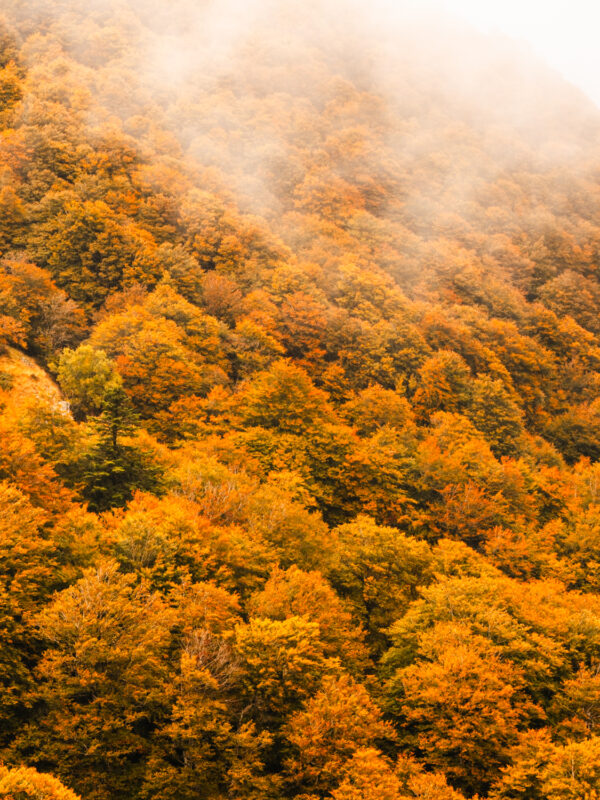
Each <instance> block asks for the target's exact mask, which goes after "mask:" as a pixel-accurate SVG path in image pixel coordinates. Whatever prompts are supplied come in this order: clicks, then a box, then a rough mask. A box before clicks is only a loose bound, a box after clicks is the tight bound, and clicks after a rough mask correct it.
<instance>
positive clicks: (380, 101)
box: [8, 0, 600, 214]
mask: <svg viewBox="0 0 600 800" xmlns="http://www.w3.org/2000/svg"><path fill="white" fill-rule="evenodd" d="M8 8H11V2H9V3H8ZM12 10H14V13H15V16H16V17H17V18H20V19H21V20H22V21H23V30H24V32H25V34H26V33H27V31H28V30H29V31H34V30H35V34H34V36H33V37H32V39H31V41H30V42H29V43H28V44H27V46H26V49H25V50H26V53H29V54H30V56H29V57H30V59H31V65H32V67H33V68H34V72H33V73H32V74H33V75H35V61H36V58H38V57H39V54H40V53H41V52H44V50H46V49H47V48H51V49H54V50H55V54H56V58H57V59H58V61H57V69H60V68H61V67H60V66H59V65H58V62H59V61H60V56H59V53H60V50H61V49H64V52H66V53H69V54H72V55H73V56H74V57H75V59H76V62H77V64H78V74H77V75H74V76H73V86H75V85H76V84H77V83H78V82H81V84H82V85H83V86H85V87H86V90H87V91H88V92H89V97H88V99H87V100H86V103H88V106H89V108H88V113H89V117H88V119H87V120H84V121H85V123H86V124H89V125H90V126H91V127H93V125H94V113H101V114H103V115H106V114H107V113H108V114H113V115H114V116H115V117H116V118H118V120H119V125H122V126H123V127H124V130H125V131H126V132H127V133H129V134H130V135H131V136H132V139H133V140H136V142H138V143H141V142H143V138H144V135H145V132H144V131H140V130H139V129H138V128H136V119H137V120H138V121H139V117H140V116H144V115H145V114H147V112H148V110H149V109H151V114H152V116H153V118H155V119H157V120H160V125H161V127H162V128H163V129H165V130H168V131H169V132H170V133H171V134H172V135H173V137H175V138H176V139H177V142H178V144H179V146H180V147H181V148H182V152H183V153H185V155H186V156H189V157H191V158H193V159H195V160H196V161H197V162H198V163H199V164H201V165H203V166H214V167H216V168H218V169H219V170H220V171H221V172H222V173H226V174H227V175H228V181H230V188H231V189H232V190H233V191H234V193H235V194H236V195H238V198H239V201H240V203H241V204H242V206H243V207H245V208H246V210H249V211H250V210H251V211H256V212H257V213H260V214H269V212H271V213H277V214H279V213H280V212H281V210H282V208H281V202H282V198H281V189H277V188H276V187H275V186H274V183H275V179H274V177H273V174H274V173H280V172H281V165H282V164H285V165H286V167H284V169H287V170H288V171H290V170H291V166H290V165H291V164H294V163H295V160H296V153H297V147H296V143H297V142H300V144H301V146H302V147H308V148H310V149H311V151H312V152H313V153H314V155H315V160H318V159H319V158H324V159H326V160H328V161H329V162H330V163H331V159H333V160H334V161H335V160H336V159H338V166H337V169H338V172H339V174H340V175H345V174H346V173H347V171H348V170H351V171H352V170H353V169H358V168H363V169H364V171H365V172H372V171H373V170H375V171H376V170H377V169H379V168H380V167H381V164H382V162H384V161H385V162H386V170H387V171H388V173H391V174H393V173H394V171H397V170H402V169H405V168H406V165H410V163H411V160H413V161H414V160H415V159H417V158H420V157H421V156H422V155H423V153H424V152H427V151H429V152H431V153H439V154H440V155H441V154H444V158H445V159H446V163H445V164H442V163H440V165H439V171H440V173H441V174H444V183H445V186H446V187H447V188H448V189H449V190H451V191H453V192H455V193H456V194H457V196H458V198H460V197H463V199H465V200H467V197H465V193H466V192H467V193H468V192H470V191H471V183H472V181H473V180H475V181H477V180H479V176H475V175H472V174H471V171H472V170H473V169H474V168H475V165H474V164H470V163H469V161H470V159H471V158H472V148H473V147H475V148H476V149H477V150H479V151H480V153H479V154H478V157H477V160H478V161H480V160H481V155H483V158H484V160H485V161H486V162H488V163H486V164H478V165H477V166H478V168H480V169H481V171H482V173H483V175H482V176H481V177H483V179H484V180H486V179H491V180H495V178H496V176H497V175H498V173H499V171H501V170H502V169H505V168H506V169H509V170H511V169H513V168H522V169H527V168H529V167H530V166H533V167H534V168H535V169H538V168H541V169H544V170H552V168H553V167H554V166H557V165H561V164H565V163H567V162H569V163H570V165H571V168H573V167H575V168H576V169H579V168H581V167H582V166H583V164H584V162H587V161H589V160H590V159H591V160H593V158H594V157H595V153H596V151H597V146H598V141H599V131H600V124H599V123H600V117H599V114H598V111H597V109H596V108H595V107H594V105H593V104H592V103H591V101H589V100H587V98H585V96H584V95H583V94H582V93H581V92H580V91H579V90H577V89H576V88H574V87H572V86H570V85H568V84H567V83H566V82H565V81H564V80H563V79H562V78H561V77H560V76H558V75H557V74H555V73H553V72H552V71H551V70H549V69H548V68H546V67H545V66H544V65H543V64H542V63H540V62H539V61H538V60H536V59H535V58H534V57H533V56H532V55H531V54H530V53H528V52H527V51H526V50H525V48H524V47H523V46H522V45H518V44H515V43H513V42H511V41H509V40H508V39H503V38H501V37H494V36H486V35H483V34H479V33H476V32H474V31H472V30H470V29H469V28H468V26H467V25H466V24H463V23H461V22H459V21H457V20H455V19H453V18H451V17H449V16H447V15H444V14H442V13H441V12H439V13H436V12H435V11H434V10H432V9H429V11H426V10H424V9H420V8H419V4H418V3H417V4H415V3H401V2H400V3H390V2H386V1H385V0H378V2H376V3H369V4H365V3H361V2H358V1H356V0H345V2H338V1H337V0H311V2H306V3H302V4H297V3H293V2H283V1H282V0H251V1H250V2H237V1H236V0H234V1H233V2H232V1H231V0H222V1H221V2H180V1H179V0H176V2H171V3H166V2H139V1H138V0H133V2H128V3H119V2H109V0H102V2H97V1H94V2H91V3H83V2H82V3H78V2H76V0H72V1H71V2H67V3H61V4H46V3H43V2H40V3H31V2H18V3H12ZM41 31H43V32H44V33H43V34H42V33H41ZM46 68H47V67H46ZM63 68H64V67H63ZM69 68H70V69H72V68H73V65H71V66H70V67H69ZM40 82H43V76H42V75H41V76H40ZM40 90H41V89H40ZM344 93H346V94H354V97H353V99H352V102H353V103H354V108H353V109H352V111H350V109H348V110H347V111H346V116H347V117H348V115H349V114H350V113H352V114H353V115H354V118H353V122H354V126H355V128H356V130H355V132H354V135H355V136H356V137H357V140H360V138H361V136H362V137H363V138H364V139H365V140H368V139H370V140H371V141H370V142H368V143H367V142H366V141H364V142H363V147H364V151H363V154H362V155H363V159H364V160H363V162H362V167H359V166H358V165H353V166H351V165H349V164H348V163H345V164H343V163H341V159H339V158H338V156H337V155H336V154H335V153H333V152H332V150H331V148H329V149H328V148H327V146H326V145H325V141H324V140H325V138H326V137H327V136H328V135H329V130H328V129H327V126H326V125H323V124H321V125H319V118H320V116H321V115H322V114H323V113H324V112H327V110H328V109H331V108H332V107H333V106H334V105H335V104H336V103H338V104H339V105H340V107H341V106H342V104H343V97H344ZM96 103H97V104H99V105H100V106H101V107H102V111H101V112H97V110H95V109H94V106H95V104H96ZM268 108H271V109H272V110H273V113H274V114H277V115H278V125H277V126H273V124H272V123H271V120H270V119H269V114H268V112H267V109H268ZM340 113H341V112H340ZM340 122H341V123H342V126H343V124H344V122H345V121H343V120H340ZM320 127H321V130H319V128H320ZM323 129H325V130H326V132H325V133H324V132H323ZM324 145H325V146H324ZM360 146H361V145H360V143H358V144H357V147H360ZM469 148H471V152H469ZM375 162H377V163H375ZM299 168H300V169H303V167H301V166H300V167H299ZM423 188H424V189H425V190H426V191H428V189H427V187H425V186H424V187H423ZM289 189H290V187H289V186H286V187H285V189H284V191H288V190H289ZM396 190H397V192H398V193H402V191H403V190H402V189H401V188H400V187H396ZM406 191H407V187H405V188H404V192H405V194H406ZM433 191H434V193H435V194H436V195H438V194H439V186H436V187H435V188H434V189H433ZM450 205H451V204H450ZM448 210H449V211H450V207H449V208H448Z"/></svg>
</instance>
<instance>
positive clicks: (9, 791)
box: [0, 766, 80, 800]
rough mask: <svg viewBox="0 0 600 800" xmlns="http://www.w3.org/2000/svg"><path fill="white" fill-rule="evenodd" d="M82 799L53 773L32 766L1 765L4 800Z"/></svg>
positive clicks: (0, 781) (0, 775) (1, 791)
mask: <svg viewBox="0 0 600 800" xmlns="http://www.w3.org/2000/svg"><path fill="white" fill-rule="evenodd" d="M17 797H18V798H19V799H20V800H80V799H79V796H78V795H76V794H75V792H72V791H71V790H70V789H67V787H66V786H63V784H62V783H61V782H60V781H59V780H58V779H57V778H55V777H53V776H52V775H47V774H45V773H43V772H38V771H37V770H35V769H33V768H32V767H15V768H13V769H9V768H8V767H4V766H0V798H2V800H15V798H17Z"/></svg>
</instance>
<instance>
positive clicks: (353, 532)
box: [330, 517, 431, 654]
mask: <svg viewBox="0 0 600 800" xmlns="http://www.w3.org/2000/svg"><path fill="white" fill-rule="evenodd" d="M336 535H337V548H336V555H337V558H336V562H335V565H334V567H333V568H332V570H331V573H330V580H331V582H332V584H333V586H334V587H335V588H336V589H337V591H338V592H339V593H340V595H341V596H342V597H343V598H344V599H346V600H347V602H348V604H349V606H350V608H351V609H352V611H353V612H354V615H355V618H356V619H357V620H359V621H360V622H361V623H362V624H363V625H364V627H365V629H366V630H367V633H368V640H369V643H370V645H371V647H372V648H373V650H374V652H375V653H376V654H379V653H381V651H382V650H383V648H384V646H385V644H386V642H387V638H386V635H385V630H386V629H387V628H388V627H389V626H390V625H391V624H392V622H393V621H394V620H395V619H397V618H398V617H400V616H401V615H402V614H403V612H404V611H405V610H406V608H407V606H408V604H409V603H410V602H411V600H412V599H414V598H415V597H416V590H417V587H418V586H420V585H422V584H423V583H426V582H428V580H429V579H430V567H431V552H430V549H429V547H428V545H427V544H426V543H425V542H421V541H418V540H417V539H413V538H411V537H409V536H406V535H404V534H403V533H401V532H400V531H398V530H395V529H394V528H387V527H383V526H380V525H377V524H376V523H375V522H374V520H372V519H370V518H369V517H358V518H357V519H356V520H355V521H354V522H349V523H347V524H345V525H341V526H340V527H339V528H337V529H336Z"/></svg>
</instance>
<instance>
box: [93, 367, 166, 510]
mask: <svg viewBox="0 0 600 800" xmlns="http://www.w3.org/2000/svg"><path fill="white" fill-rule="evenodd" d="M135 421H136V417H135V415H134V413H133V410H132V409H131V405H130V403H129V399H128V397H127V395H126V394H125V391H124V390H123V387H122V386H121V385H120V384H118V383H114V384H112V385H111V384H109V386H108V388H107V390H106V393H105V395H104V399H103V401H102V414H101V415H100V416H99V417H97V418H96V420H95V422H94V427H95V438H96V441H95V443H94V445H93V446H92V448H91V450H90V451H89V453H88V455H87V457H86V459H85V461H86V463H85V471H84V474H83V485H82V489H81V493H82V495H83V497H84V498H85V500H87V502H88V505H89V507H90V509H91V510H93V511H105V510H106V509H108V508H112V507H114V506H123V505H125V503H126V502H127V501H128V500H130V499H131V497H132V496H133V492H134V491H135V489H142V490H145V491H153V490H154V491H158V490H159V488H160V477H159V476H160V473H159V470H158V469H157V467H156V466H154V465H153V464H151V463H149V462H148V461H147V459H146V458H145V457H144V455H143V454H142V452H141V451H140V450H138V449H136V447H134V446H133V445H131V444H127V443H125V442H124V441H123V437H126V436H128V435H130V434H132V433H133V431H134V430H135Z"/></svg>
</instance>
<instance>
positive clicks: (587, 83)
mask: <svg viewBox="0 0 600 800" xmlns="http://www.w3.org/2000/svg"><path fill="white" fill-rule="evenodd" d="M388 2H389V5H390V6H392V7H397V6H398V5H399V2H398V0H388ZM402 5H404V3H402ZM412 6H413V7H414V8H415V9H419V10H422V9H424V8H428V10H429V11H430V13H433V14H435V13H439V12H440V10H445V11H446V12H448V13H450V14H451V15H454V16H458V17H461V18H462V19H464V20H465V21H467V22H468V23H470V24H471V25H474V26H475V27H477V28H479V29H480V30H482V31H484V32H486V33H487V32H489V33H498V32H500V33H503V34H506V35H507V36H510V37H512V38H516V39H521V40H523V41H525V42H527V44H528V45H529V46H530V47H531V48H532V50H533V51H534V52H535V53H536V54H537V55H538V56H540V57H541V58H543V59H544V60H545V61H546V63H547V64H548V65H550V66H551V67H554V69H556V70H558V71H559V72H560V73H561V74H562V75H563V76H564V77H565V78H566V79H567V80H569V81H571V82H572V83H574V84H576V85H577V86H579V87H580V88H581V89H583V91H584V92H586V94H588V95H589V97H591V98H592V100H594V102H595V103H596V105H598V106H600V47H599V45H598V37H599V34H600V4H599V3H597V2H595V1H594V0H412Z"/></svg>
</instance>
